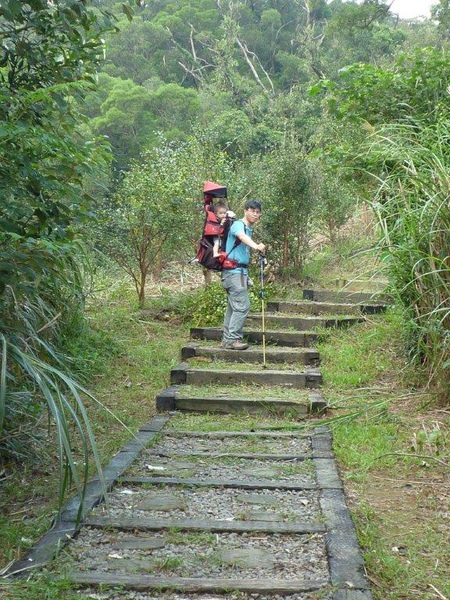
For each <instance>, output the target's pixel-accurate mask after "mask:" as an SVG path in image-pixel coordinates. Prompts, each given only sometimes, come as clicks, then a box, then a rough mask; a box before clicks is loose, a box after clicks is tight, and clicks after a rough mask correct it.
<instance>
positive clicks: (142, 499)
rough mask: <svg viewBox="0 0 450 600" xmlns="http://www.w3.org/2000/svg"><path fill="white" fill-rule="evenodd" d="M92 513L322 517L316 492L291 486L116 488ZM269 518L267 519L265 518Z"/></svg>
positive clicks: (282, 519) (222, 517)
mask: <svg viewBox="0 0 450 600" xmlns="http://www.w3.org/2000/svg"><path fill="white" fill-rule="evenodd" d="M92 514H93V515H101V516H105V515H110V516H112V517H117V516H119V515H122V516H127V517H134V518H139V517H156V518H161V517H166V518H172V519H176V518H193V519H198V518H204V519H216V520H219V521H224V520H226V521H234V520H247V521H248V520H256V517H258V516H259V517H260V518H261V517H262V516H264V518H266V516H267V517H270V518H272V519H273V520H274V521H275V522H289V521H294V520H295V521H316V520H318V519H319V518H320V509H319V502H318V498H317V492H316V491H314V492H312V491H308V490H304V491H301V492H299V491H292V490H270V491H269V490H254V491H248V490H240V489H224V488H219V489H217V488H200V489H194V488H191V487H188V488H184V487H181V488H180V487H178V486H152V488H151V489H142V488H140V487H126V488H116V489H115V490H114V491H113V492H112V493H111V494H110V495H109V497H108V506H106V505H105V504H101V505H100V506H98V507H97V508H96V509H94V511H93V512H92ZM266 520H268V519H266Z"/></svg>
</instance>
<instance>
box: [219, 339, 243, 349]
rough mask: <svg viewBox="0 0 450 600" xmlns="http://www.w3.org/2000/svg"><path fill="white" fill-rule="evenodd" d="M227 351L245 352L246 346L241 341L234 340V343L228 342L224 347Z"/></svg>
mask: <svg viewBox="0 0 450 600" xmlns="http://www.w3.org/2000/svg"><path fill="white" fill-rule="evenodd" d="M224 348H226V349H227V350H247V348H248V344H247V343H246V342H243V341H242V340H234V342H228V343H227V344H225V345H224Z"/></svg>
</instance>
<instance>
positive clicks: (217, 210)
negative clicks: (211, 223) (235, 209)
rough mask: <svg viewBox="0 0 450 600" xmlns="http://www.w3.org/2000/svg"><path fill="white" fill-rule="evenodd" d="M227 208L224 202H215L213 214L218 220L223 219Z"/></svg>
mask: <svg viewBox="0 0 450 600" xmlns="http://www.w3.org/2000/svg"><path fill="white" fill-rule="evenodd" d="M227 210H228V208H227V205H226V204H225V202H216V204H215V205H214V214H215V215H216V217H217V218H218V219H219V221H221V220H222V219H225V217H226V215H227Z"/></svg>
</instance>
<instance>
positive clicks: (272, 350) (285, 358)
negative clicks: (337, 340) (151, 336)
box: [181, 342, 320, 366]
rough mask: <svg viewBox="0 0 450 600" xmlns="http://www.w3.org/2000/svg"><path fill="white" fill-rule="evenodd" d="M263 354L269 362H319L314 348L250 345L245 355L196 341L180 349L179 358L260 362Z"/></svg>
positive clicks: (313, 363)
mask: <svg viewBox="0 0 450 600" xmlns="http://www.w3.org/2000/svg"><path fill="white" fill-rule="evenodd" d="M264 356H265V358H266V360H267V361H268V362H270V363H285V364H297V363H298V364H303V365H315V366H317V365H318V364H319V358H320V357H319V352H318V350H315V349H314V348H278V347H276V346H266V348H265V352H263V349H262V348H261V346H259V347H252V346H250V347H249V348H247V350H245V355H243V354H242V353H241V352H236V351H235V350H227V349H226V348H222V347H221V346H202V345H201V344H199V343H197V342H190V343H188V344H187V345H186V346H184V347H183V348H182V349H181V359H182V360H188V359H189V358H195V357H203V358H209V359H211V360H212V361H214V360H221V361H226V362H243V361H244V360H245V362H246V363H262V362H264Z"/></svg>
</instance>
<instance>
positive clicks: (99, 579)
mask: <svg viewBox="0 0 450 600" xmlns="http://www.w3.org/2000/svg"><path fill="white" fill-rule="evenodd" d="M69 577H70V580H71V581H72V582H73V583H74V584H75V585H80V586H88V587H100V588H101V589H102V590H103V589H105V588H106V589H108V588H120V589H124V590H135V591H140V592H145V591H147V592H154V591H155V590H159V591H161V590H177V591H178V592H184V593H191V594H193V593H199V594H202V593H203V594H204V593H213V594H223V592H224V590H227V592H243V593H249V594H270V595H274V594H279V595H283V594H299V593H302V592H312V591H315V590H321V589H322V588H324V587H325V586H327V584H328V582H327V581H315V580H304V579H265V580H260V579H258V580H253V579H220V578H217V579H216V578H214V579H203V578H200V577H198V578H197V577H195V578H180V577H154V576H152V575H145V574H139V575H120V574H115V573H109V572H102V571H89V570H86V571H82V572H81V571H80V572H73V573H70V575H69ZM346 597H349V596H346ZM342 598H344V596H342ZM355 598H356V596H355Z"/></svg>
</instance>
